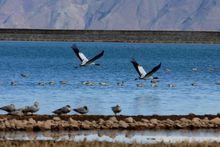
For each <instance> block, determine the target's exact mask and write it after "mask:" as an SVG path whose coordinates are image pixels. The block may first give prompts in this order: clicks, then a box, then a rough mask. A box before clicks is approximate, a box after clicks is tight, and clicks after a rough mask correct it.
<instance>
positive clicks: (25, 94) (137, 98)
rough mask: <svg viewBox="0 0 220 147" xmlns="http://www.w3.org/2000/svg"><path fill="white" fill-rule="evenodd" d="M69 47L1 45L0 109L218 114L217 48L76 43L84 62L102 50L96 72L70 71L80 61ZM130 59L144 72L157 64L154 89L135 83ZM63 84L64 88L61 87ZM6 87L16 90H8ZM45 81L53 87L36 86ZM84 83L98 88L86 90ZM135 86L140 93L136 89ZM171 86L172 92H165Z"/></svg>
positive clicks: (219, 48) (147, 83)
mask: <svg viewBox="0 0 220 147" xmlns="http://www.w3.org/2000/svg"><path fill="white" fill-rule="evenodd" d="M72 44H73V43H60V42H43V43H42V42H0V105H5V104H9V103H14V104H16V105H17V106H24V105H30V104H32V103H33V101H35V100H37V101H39V102H40V106H41V109H40V111H39V113H40V114H51V111H52V110H54V109H56V108H59V107H62V106H64V105H66V104H70V105H71V106H72V107H78V106H82V105H87V106H88V107H89V110H90V112H89V114H112V112H111V109H110V107H111V106H113V105H116V104H120V105H121V107H122V109H123V110H122V114H124V115H136V114H141V115H150V114H187V113H190V112H193V113H196V114H205V113H212V114H215V113H218V112H220V85H218V84H216V83H220V45H190V44H187V45H180V44H126V43H76V44H77V45H78V47H79V48H80V50H81V51H82V52H83V53H84V54H85V55H86V56H88V58H89V57H92V56H93V55H95V54H96V53H97V52H99V51H101V50H104V51H105V54H104V56H103V58H101V59H99V60H98V61H97V63H100V64H101V66H99V67H98V66H89V67H85V68H75V67H76V66H78V65H79V60H78V59H77V58H76V56H75V55H74V54H73V51H72V50H71V48H70V46H71V45H72ZM131 58H135V59H136V60H137V61H138V62H139V63H140V64H142V65H143V67H144V68H145V69H146V70H150V69H151V68H152V67H153V66H155V65H157V64H158V63H159V62H162V67H161V69H160V70H159V71H158V72H157V73H156V74H155V76H157V77H159V80H160V82H159V85H158V87H151V83H150V80H147V81H141V80H134V79H135V78H137V77H138V74H137V73H136V71H135V69H134V68H133V66H132V64H131V63H130V60H131ZM167 68H168V69H170V70H171V71H170V72H167V71H166V69H167ZM192 68H197V69H198V70H197V71H192ZM20 73H24V74H26V75H28V77H27V78H24V77H21V76H20ZM62 80H66V81H68V84H66V85H61V84H60V83H59V81H62ZM11 81H16V83H17V85H16V86H11V84H10V82H11ZM50 81H55V82H56V84H55V85H49V84H46V85H45V86H40V85H38V83H39V82H47V83H48V82H50ZM83 81H92V82H96V83H97V84H96V85H94V86H86V85H83V84H82V82H83ZM120 81H125V85H124V86H123V87H121V86H117V82H120ZM99 82H106V83H108V84H109V85H108V86H102V85H99V84H98V83H99ZM138 83H144V84H145V87H137V86H136V84H138ZM170 83H175V84H176V87H175V88H170V87H168V86H167V85H168V84H170ZM192 83H196V85H197V86H192V85H191V84H192ZM1 112H2V111H1ZM2 113H3V112H2Z"/></svg>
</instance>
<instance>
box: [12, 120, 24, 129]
mask: <svg viewBox="0 0 220 147" xmlns="http://www.w3.org/2000/svg"><path fill="white" fill-rule="evenodd" d="M15 127H16V129H24V128H25V127H26V124H25V123H22V121H20V120H17V121H16V122H15Z"/></svg>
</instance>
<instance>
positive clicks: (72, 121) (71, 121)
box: [69, 117, 78, 125]
mask: <svg viewBox="0 0 220 147" xmlns="http://www.w3.org/2000/svg"><path fill="white" fill-rule="evenodd" d="M69 123H70V124H77V125H78V122H77V121H76V120H74V119H72V118H71V117H70V118H69Z"/></svg>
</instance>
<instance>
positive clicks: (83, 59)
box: [71, 44, 104, 66]
mask: <svg viewBox="0 0 220 147" xmlns="http://www.w3.org/2000/svg"><path fill="white" fill-rule="evenodd" d="M71 48H72V49H73V51H74V53H75V54H76V56H77V57H78V58H79V60H80V61H81V64H80V66H87V65H90V64H94V65H97V66H99V65H100V64H96V63H94V61H95V60H97V59H99V58H101V57H102V56H103V55H104V51H102V52H101V53H99V54H97V55H96V56H95V57H93V58H91V59H87V58H86V56H85V55H84V54H83V53H82V52H80V51H79V49H78V47H77V46H76V45H75V44H74V45H73V46H72V47H71Z"/></svg>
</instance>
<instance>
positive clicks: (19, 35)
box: [0, 28, 220, 44]
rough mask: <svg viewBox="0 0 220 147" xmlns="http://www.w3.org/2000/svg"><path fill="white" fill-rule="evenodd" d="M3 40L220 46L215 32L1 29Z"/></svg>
mask: <svg viewBox="0 0 220 147" xmlns="http://www.w3.org/2000/svg"><path fill="white" fill-rule="evenodd" d="M0 41H58V42H60V41H63V42H127V43H201V44H203V43H206V44H220V32H217V31H216V32H215V31H150V30H52V29H9V28H8V29H7V28H5V29H0Z"/></svg>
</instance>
